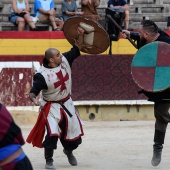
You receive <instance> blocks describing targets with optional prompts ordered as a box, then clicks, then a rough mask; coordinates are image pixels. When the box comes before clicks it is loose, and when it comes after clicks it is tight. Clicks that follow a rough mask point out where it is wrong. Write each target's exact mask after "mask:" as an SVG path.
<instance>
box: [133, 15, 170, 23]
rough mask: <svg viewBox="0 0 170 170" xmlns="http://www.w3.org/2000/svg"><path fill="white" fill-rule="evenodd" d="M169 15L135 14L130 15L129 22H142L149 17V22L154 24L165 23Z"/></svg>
mask: <svg viewBox="0 0 170 170" xmlns="http://www.w3.org/2000/svg"><path fill="white" fill-rule="evenodd" d="M169 16H170V15H169V14H162V13H158V14H157V15H155V14H154V13H149V14H148V13H142V14H136V13H130V20H131V21H134V22H140V21H142V20H143V18H144V17H149V19H150V20H153V21H154V22H160V21H162V22H167V20H168V17H169Z"/></svg>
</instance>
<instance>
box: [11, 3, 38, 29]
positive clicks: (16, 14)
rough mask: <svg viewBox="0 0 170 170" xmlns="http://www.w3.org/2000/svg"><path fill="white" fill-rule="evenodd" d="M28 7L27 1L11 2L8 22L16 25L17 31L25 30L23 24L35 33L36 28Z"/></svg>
mask: <svg viewBox="0 0 170 170" xmlns="http://www.w3.org/2000/svg"><path fill="white" fill-rule="evenodd" d="M29 10H30V7H29V2H28V0H12V8H11V17H10V21H11V22H12V23H14V24H16V25H18V31H23V30H24V29H25V22H27V23H28V25H29V26H30V27H31V30H32V31H36V30H37V29H36V27H35V24H34V22H33V21H32V18H31V16H30V13H29Z"/></svg>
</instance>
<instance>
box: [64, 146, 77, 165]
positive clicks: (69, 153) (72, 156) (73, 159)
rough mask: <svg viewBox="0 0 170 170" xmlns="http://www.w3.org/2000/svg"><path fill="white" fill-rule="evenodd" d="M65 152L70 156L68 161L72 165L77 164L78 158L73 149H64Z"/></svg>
mask: <svg viewBox="0 0 170 170" xmlns="http://www.w3.org/2000/svg"><path fill="white" fill-rule="evenodd" d="M63 152H64V154H65V155H66V156H67V158H68V162H69V163H70V164H71V165H72V166H77V160H76V158H75V156H74V155H73V153H72V151H68V150H65V149H64V150H63Z"/></svg>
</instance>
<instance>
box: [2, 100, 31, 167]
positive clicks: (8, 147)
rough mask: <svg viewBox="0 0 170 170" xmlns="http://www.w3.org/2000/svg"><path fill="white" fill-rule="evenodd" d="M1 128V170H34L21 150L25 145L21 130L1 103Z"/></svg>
mask: <svg viewBox="0 0 170 170" xmlns="http://www.w3.org/2000/svg"><path fill="white" fill-rule="evenodd" d="M0 127H1V128H0V170H33V168H32V165H31V163H30V161H29V159H28V157H27V156H26V155H25V153H24V152H23V150H22V148H21V147H22V145H24V143H25V141H24V139H23V136H22V133H21V129H20V128H19V127H18V126H17V125H16V124H15V122H14V120H13V118H12V116H11V114H10V113H9V112H8V110H7V109H6V107H5V106H3V105H2V104H1V103H0Z"/></svg>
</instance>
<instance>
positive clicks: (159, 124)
mask: <svg viewBox="0 0 170 170" xmlns="http://www.w3.org/2000/svg"><path fill="white" fill-rule="evenodd" d="M169 108H170V103H161V102H155V105H154V114H155V118H156V122H155V129H157V130H159V131H161V132H165V131H166V128H167V125H168V123H169V122H170V114H169V112H168V111H169Z"/></svg>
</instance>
